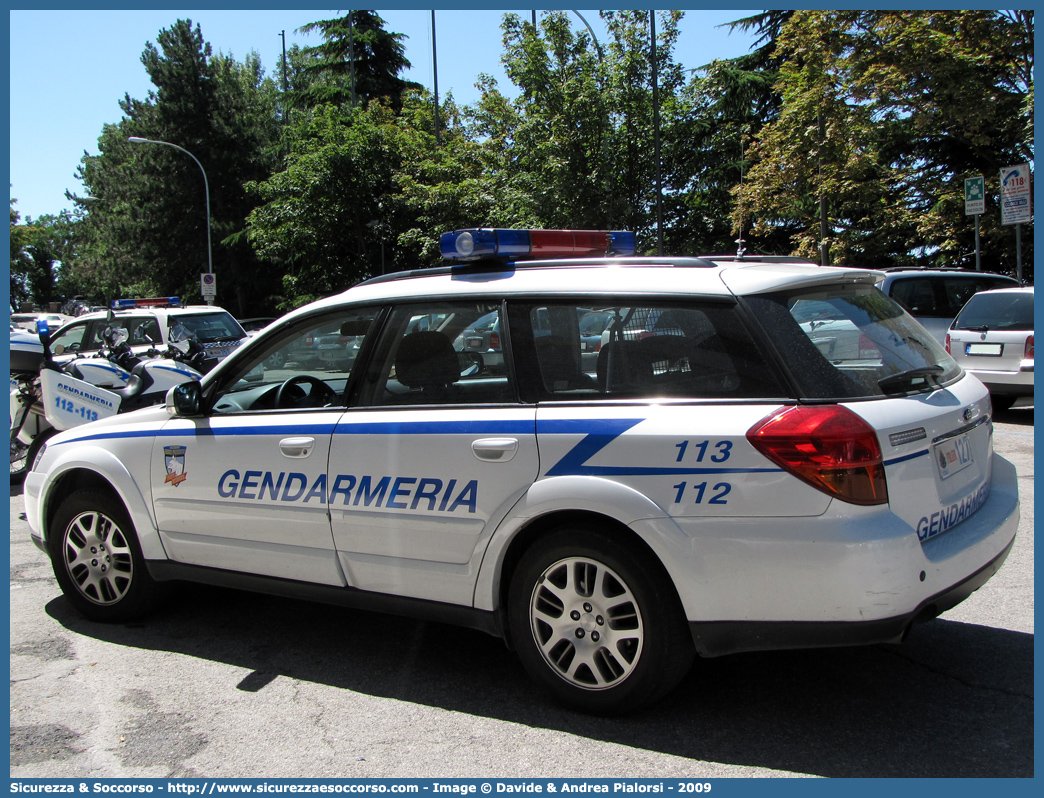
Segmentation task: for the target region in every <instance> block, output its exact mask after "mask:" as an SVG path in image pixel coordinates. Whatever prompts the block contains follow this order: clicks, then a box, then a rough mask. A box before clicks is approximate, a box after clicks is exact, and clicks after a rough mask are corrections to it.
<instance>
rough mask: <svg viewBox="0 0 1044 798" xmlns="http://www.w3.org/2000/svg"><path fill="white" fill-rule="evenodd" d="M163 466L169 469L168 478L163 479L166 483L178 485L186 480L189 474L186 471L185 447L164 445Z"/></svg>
mask: <svg viewBox="0 0 1044 798" xmlns="http://www.w3.org/2000/svg"><path fill="white" fill-rule="evenodd" d="M163 466H164V468H166V469H167V478H166V479H164V480H163V482H164V484H166V483H170V484H171V485H174V486H175V487H177V486H178V485H180V484H181V483H182V482H184V481H185V479H186V478H187V477H188V474H186V473H185V447H184V446H164V447H163Z"/></svg>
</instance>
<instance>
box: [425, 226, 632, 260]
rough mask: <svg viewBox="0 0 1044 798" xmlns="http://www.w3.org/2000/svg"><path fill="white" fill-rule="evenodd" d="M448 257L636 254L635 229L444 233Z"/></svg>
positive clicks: (583, 256) (481, 229)
mask: <svg viewBox="0 0 1044 798" xmlns="http://www.w3.org/2000/svg"><path fill="white" fill-rule="evenodd" d="M439 246H440V248H441V249H442V257H444V258H445V259H446V260H456V261H472V260H480V259H482V258H501V259H504V260H524V259H526V258H598V257H603V256H609V255H617V256H623V255H633V254H634V247H635V241H634V233H632V232H630V231H626V230H499V229H492V228H475V229H470V230H454V231H453V232H452V233H443V234H442V238H441V239H440V240H439Z"/></svg>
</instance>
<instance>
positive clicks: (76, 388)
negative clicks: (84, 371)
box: [40, 369, 120, 430]
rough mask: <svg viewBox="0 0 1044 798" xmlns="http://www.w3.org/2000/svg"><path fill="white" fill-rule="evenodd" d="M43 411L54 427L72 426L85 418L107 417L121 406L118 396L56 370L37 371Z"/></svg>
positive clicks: (82, 422) (64, 427)
mask: <svg viewBox="0 0 1044 798" xmlns="http://www.w3.org/2000/svg"><path fill="white" fill-rule="evenodd" d="M40 387H41V390H42V392H43V406H44V415H45V416H46V418H47V420H48V421H49V422H50V424H51V426H52V427H54V428H55V429H59V430H62V429H71V428H72V427H77V426H79V425H80V424H86V423H87V422H88V421H97V420H98V419H99V418H108V417H109V416H114V415H116V414H117V413H118V412H119V410H120V397H119V396H118V395H117V394H115V393H113V392H112V391H107V390H105V389H104V388H99V387H98V386H97V385H91V384H90V383H89V382H84V381H83V380H78V379H76V378H75V377H70V376H69V375H68V374H62V373H61V372H59V371H52V370H51V369H43V370H42V371H41V372H40Z"/></svg>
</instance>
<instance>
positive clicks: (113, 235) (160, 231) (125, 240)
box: [77, 20, 281, 314]
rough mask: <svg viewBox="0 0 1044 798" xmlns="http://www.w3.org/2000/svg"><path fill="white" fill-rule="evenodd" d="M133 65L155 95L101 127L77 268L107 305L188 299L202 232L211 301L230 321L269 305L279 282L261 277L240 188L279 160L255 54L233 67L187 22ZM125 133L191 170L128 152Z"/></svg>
mask: <svg viewBox="0 0 1044 798" xmlns="http://www.w3.org/2000/svg"><path fill="white" fill-rule="evenodd" d="M142 64H143V65H144V67H145V69H146V71H147V72H148V74H149V78H150V79H151V81H152V83H153V85H154V86H155V87H156V88H155V90H154V91H150V92H149V95H148V97H147V98H146V99H144V100H135V99H132V98H130V97H129V96H127V97H125V98H124V99H123V100H122V101H121V102H120V107H121V109H122V110H123V112H124V118H123V119H121V120H120V121H119V122H118V123H115V124H110V125H106V126H105V127H104V128H103V130H102V135H101V137H100V139H99V150H100V154H99V155H96V156H90V155H86V154H85V156H84V158H83V159H82V161H81V166H80V170H79V177H80V179H81V180H82V181H83V184H84V186H85V188H86V190H87V192H88V194H89V195H91V196H93V197H96V198H97V201H94V202H91V203H90V204H89V206H88V205H85V206H84V208H85V210H86V218H85V219H84V220H83V228H82V235H81V239H82V241H83V245H82V247H81V258H80V260H82V261H83V263H82V264H78V267H77V268H79V269H80V270H81V271H82V272H83V273H84V274H86V275H88V276H89V277H90V281H91V282H95V283H97V284H99V285H101V284H102V283H103V282H104V283H106V284H105V285H104V290H105V291H106V295H107V296H111V295H112V294H113V293H116V292H119V293H122V292H124V291H135V292H138V291H141V292H148V293H152V292H155V293H160V294H164V295H168V294H169V295H180V296H183V297H189V298H192V299H196V297H198V296H199V288H198V286H199V274H200V272H203V271H206V269H207V264H208V248H207V238H208V229H209V231H210V239H211V252H212V259H213V268H214V272H215V273H216V275H217V278H218V299H219V302H221V303H222V304H225V305H227V306H228V307H229V309H231V310H232V311H233V312H235V313H239V314H245V313H248V312H250V313H256V312H260V311H261V310H263V309H264V308H266V307H271V306H272V305H273V304H275V303H276V302H277V301H278V294H279V292H280V290H281V285H280V282H281V281H280V279H279V275H278V274H273V273H272V272H271V271H270V270H262V269H260V268H258V266H259V264H258V261H257V259H256V256H255V255H254V253H253V251H252V249H251V248H250V246H249V243H248V241H247V239H246V235H245V224H246V218H247V215H248V214H249V212H250V210H251V209H252V207H253V205H252V201H251V199H250V198H249V197H248V196H247V194H246V192H245V190H244V184H245V183H246V182H248V181H250V180H257V179H263V178H264V177H266V176H267V175H268V174H270V173H271V171H272V170H273V169H274V168H275V166H276V164H277V163H278V159H279V150H278V142H279V136H280V130H279V120H278V116H277V113H276V101H277V91H276V87H275V85H274V84H273V82H272V81H271V80H270V79H267V78H265V77H264V73H263V70H262V68H261V64H260V61H259V59H258V57H257V55H256V54H254V53H251V54H250V55H248V56H247V58H246V59H245V61H244V62H242V63H239V62H237V61H235V59H233V58H232V57H231V56H226V55H222V54H219V55H216V56H215V55H213V54H212V52H211V48H210V45H209V44H207V43H206V42H205V41H204V39H203V35H202V32H201V30H200V28H199V26H198V25H196V26H193V25H192V23H191V21H189V20H179V21H177V22H176V23H175V24H174V25H173V26H171V28H169V29H164V30H162V31H160V33H159V35H158V36H157V44H155V45H154V44H152V43H149V44H147V45H146V48H145V51H144V53H143V54H142ZM130 136H136V137H140V138H147V139H152V140H156V141H164V142H169V143H170V144H173V145H177V146H178V147H181V148H183V149H184V150H186V151H188V152H189V153H191V154H192V156H194V157H195V159H197V160H198V165H197V163H196V162H194V161H193V159H192V158H190V157H189V156H188V155H186V154H185V153H183V152H179V151H178V150H176V149H175V148H174V147H169V146H163V145H150V144H142V145H135V144H132V143H129V142H128V140H127V139H128V137H130ZM201 167H202V170H205V174H206V181H204V177H203V175H204V172H203V171H201ZM208 188H209V191H208V190H207V189H208ZM208 200H209V206H210V216H209V218H208V216H207V213H206V210H207V201H208ZM197 301H198V300H197Z"/></svg>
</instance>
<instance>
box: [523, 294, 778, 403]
mask: <svg viewBox="0 0 1044 798" xmlns="http://www.w3.org/2000/svg"><path fill="white" fill-rule="evenodd" d="M509 313H510V318H511V334H512V342H513V346H514V345H515V344H517V346H516V347H515V351H516V356H517V357H518V358H519V359H520V360H521V361H523V362H526V361H528V362H527V366H528V367H527V368H526V370H527V371H530V372H532V373H534V374H535V375H537V376H538V379H537V380H533V381H525V382H524V384H523V385H522V387H523V389H524V390H525V392H526V394H527V398H528V399H530V400H533V401H541V400H543V401H548V400H552V401H553V400H560V401H570V400H578V399H582V400H590V399H606V400H612V399H653V398H657V397H664V398H680V399H681V398H690V399H750V398H767V397H780V396H784V395H785V392H784V390H783V388H782V387H781V384H780V382H779V381H778V380H777V379H776V376H775V375H776V372H775V370H774V369H772V368H770V367H769V365H768V362H767V360H766V359H765V357H764V355H763V353H762V352H761V351H760V350H759V349H758V347H757V346H756V345H755V343H754V341H753V339H752V338H751V336H750V334H749V332H748V331H747V329H746V328H745V327H744V326H743V324H742V323H741V321H740V319H739V317H738V314H737V310H736V307H735V306H734V305H732V304H729V303H723V302H711V301H707V302H692V303H684V304H675V303H660V302H650V301H649V299H648V298H642V299H635V298H618V299H614V300H613V301H611V302H610V303H607V302H606V299H605V298H604V297H600V298H597V299H588V300H582V301H574V302H566V301H563V302H556V303H531V304H519V305H515V304H512V305H511V308H510V311H509Z"/></svg>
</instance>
